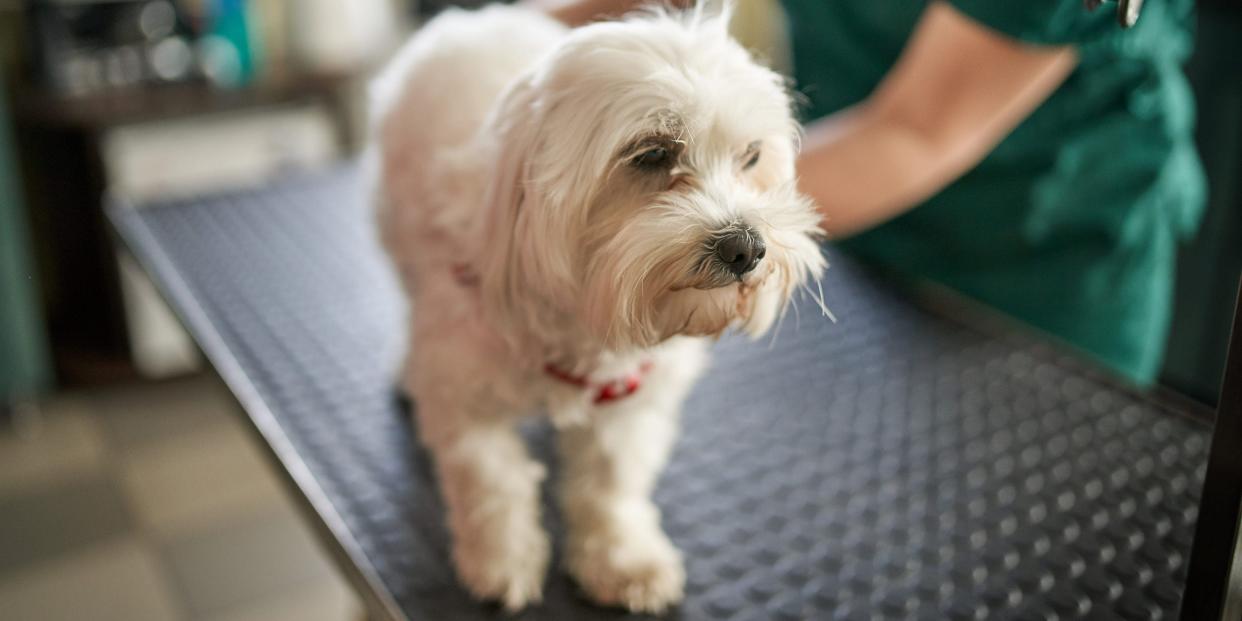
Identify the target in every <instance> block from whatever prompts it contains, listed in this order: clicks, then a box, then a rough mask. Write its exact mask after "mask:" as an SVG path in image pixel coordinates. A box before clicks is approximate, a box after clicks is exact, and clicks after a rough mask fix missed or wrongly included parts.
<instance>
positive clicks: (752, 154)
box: [742, 144, 759, 170]
mask: <svg viewBox="0 0 1242 621" xmlns="http://www.w3.org/2000/svg"><path fill="white" fill-rule="evenodd" d="M758 163H759V145H757V144H756V145H753V146H751V148H749V149H747V150H746V163H745V164H742V170H750V169H752V168H754V167H755V164H758Z"/></svg>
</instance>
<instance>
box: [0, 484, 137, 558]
mask: <svg viewBox="0 0 1242 621" xmlns="http://www.w3.org/2000/svg"><path fill="white" fill-rule="evenodd" d="M134 527H135V524H134V521H133V519H132V517H131V515H130V513H129V510H128V507H127V505H126V503H125V500H124V495H123V492H122V491H121V489H120V487H119V486H118V485H117V483H116V481H115V480H113V479H112V478H111V477H110V476H108V473H106V472H99V473H95V474H93V475H90V476H87V477H85V478H80V479H73V480H68V481H63V482H61V483H59V484H56V485H51V486H32V487H30V488H23V489H21V490H11V491H10V492H9V493H6V494H4V495H3V496H0V533H3V545H2V546H0V574H3V573H5V572H8V571H13V570H15V569H17V568H19V567H22V566H24V565H30V564H33V563H37V562H40V561H43V560H46V559H49V558H53V557H56V556H59V555H62V554H66V553H68V552H70V551H73V550H75V549H79V548H82V547H85V546H89V545H91V544H94V543H98V542H100V541H104V540H107V539H112V538H115V537H118V536H120V535H122V534H125V533H127V532H130V531H132V530H133V529H134Z"/></svg>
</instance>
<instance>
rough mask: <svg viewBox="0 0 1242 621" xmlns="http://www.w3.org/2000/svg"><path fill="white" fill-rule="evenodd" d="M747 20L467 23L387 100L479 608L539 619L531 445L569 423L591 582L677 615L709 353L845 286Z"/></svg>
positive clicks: (377, 106)
mask: <svg viewBox="0 0 1242 621" xmlns="http://www.w3.org/2000/svg"><path fill="white" fill-rule="evenodd" d="M725 13H727V11H726V12H725ZM726 22H727V15H715V16H708V15H704V14H703V13H702V12H701V11H695V12H691V13H686V14H675V13H668V12H663V11H650V12H645V13H641V14H637V15H633V16H630V17H629V18H627V19H624V20H622V21H618V22H606V23H596V24H592V25H589V26H585V27H583V28H579V29H576V30H572V31H571V30H568V29H566V28H565V27H563V26H562V25H560V24H559V23H557V22H555V21H552V20H551V19H549V18H547V17H544V16H541V15H539V14H536V13H533V12H529V11H524V10H521V9H514V8H501V7H493V8H487V9H484V10H481V11H478V12H463V11H450V12H447V13H445V14H443V15H442V16H440V17H438V18H436V19H434V20H432V21H431V22H430V23H428V24H427V25H426V26H425V27H424V28H423V29H422V30H421V31H420V32H419V33H418V34H417V35H416V36H415V37H414V38H413V40H412V41H411V42H410V43H408V44H407V45H406V46H405V48H404V49H403V50H402V51H401V52H400V53H399V54H398V55H397V57H396V58H395V60H393V61H392V63H391V64H390V65H389V66H388V68H386V69H385V70H384V71H383V73H382V74H381V75H380V76H379V78H378V79H377V80H376V81H375V83H374V84H373V90H372V96H373V109H372V113H373V118H374V120H375V126H374V132H375V133H374V140H375V143H376V149H375V151H374V152H373V155H375V156H378V157H377V158H376V159H375V160H373V161H374V163H375V164H376V165H377V169H376V172H377V174H378V178H377V179H376V201H377V209H378V217H379V221H380V227H381V231H382V236H383V240H384V244H385V246H386V248H387V250H388V252H389V254H390V255H391V257H392V259H393V261H394V262H395V264H396V266H397V268H398V270H399V272H400V275H401V278H402V280H403V284H404V286H405V289H406V292H407V293H408V294H409V296H410V297H411V298H412V299H413V300H414V303H413V305H412V307H413V310H412V312H411V330H410V339H411V340H410V348H409V355H408V358H407V361H406V366H405V370H404V377H403V382H404V387H405V388H406V389H407V390H408V391H409V393H410V394H411V395H412V396H413V397H414V398H415V401H416V404H417V416H418V419H419V424H420V429H421V434H422V440H423V442H424V443H425V444H426V446H427V447H428V448H429V449H430V451H431V452H432V454H433V456H434V459H435V463H436V466H437V470H438V474H439V480H440V485H441V491H442V494H443V496H444V499H445V502H446V505H447V508H448V524H449V528H450V531H451V533H452V538H453V559H454V562H455V563H456V568H457V573H458V576H459V577H460V579H461V581H462V582H463V583H464V584H465V586H466V587H467V588H469V590H470V591H471V592H472V593H474V594H475V595H476V596H478V597H481V598H485V599H494V600H499V601H500V602H501V603H502V604H503V605H504V606H505V607H506V608H508V609H511V610H515V609H519V608H522V607H523V606H526V605H528V604H531V603H534V602H538V601H539V599H540V594H541V590H542V584H543V581H544V576H545V571H546V569H547V564H548V557H549V543H548V536H547V534H546V533H544V531H543V530H542V529H541V528H540V517H539V511H540V504H541V503H540V499H539V483H540V481H541V480H542V479H543V478H544V474H545V470H544V468H543V467H542V466H541V465H540V464H538V463H536V462H535V461H533V460H532V459H531V458H530V456H529V455H528V454H527V452H526V450H525V447H524V446H523V443H522V440H521V438H520V436H519V435H518V434H517V433H516V431H515V425H516V423H517V421H518V420H520V419H521V418H523V417H525V416H528V415H530V414H532V413H535V412H539V411H546V412H547V413H548V415H549V416H550V417H551V419H552V421H553V424H554V425H555V426H556V427H557V429H558V444H559V448H560V451H561V454H562V456H563V459H562V463H563V469H564V471H563V473H562V474H561V475H560V495H561V501H562V506H563V510H564V515H565V519H566V523H567V528H568V534H567V541H566V562H567V567H568V570H569V572H570V573H571V574H572V575H573V576H574V577H575V578H576V580H577V581H578V583H579V584H580V585H581V587H582V588H583V589H584V590H585V591H586V593H587V594H588V595H589V596H590V597H592V598H593V599H594V600H595V601H597V602H600V603H603V604H609V605H619V606H624V607H627V608H629V609H631V610H635V611H660V610H663V609H665V608H666V607H667V606H669V605H670V604H673V603H675V602H677V601H678V600H679V599H680V598H681V596H682V589H683V585H684V582H685V575H684V571H683V568H682V561H681V557H680V555H679V553H678V552H677V550H676V548H674V547H673V545H672V544H671V543H670V542H669V539H668V537H667V536H665V534H664V532H663V531H662V530H661V528H660V513H659V510H658V509H657V508H656V507H655V505H654V504H653V503H652V502H651V500H650V498H649V496H650V493H651V491H652V487H653V486H654V483H655V481H656V477H657V476H658V474H659V472H660V470H661V468H662V466H663V464H664V463H665V460H666V458H667V457H668V453H669V449H670V447H671V446H672V444H673V441H674V439H675V435H676V431H677V416H678V410H679V408H680V404H681V401H682V399H683V397H684V396H685V394H686V393H687V391H688V390H689V389H690V387H691V385H692V383H693V382H694V380H695V378H696V376H697V375H698V374H699V373H700V371H701V370H702V369H703V366H704V362H705V354H706V340H707V339H706V337H713V336H716V335H719V334H720V333H721V332H722V331H724V330H726V329H729V328H730V327H735V328H740V329H742V330H745V331H746V332H749V333H751V334H754V335H758V334H761V333H763V332H764V331H765V330H767V329H768V328H769V327H770V326H771V324H772V323H773V322H774V321H775V320H776V319H777V318H778V316H780V315H781V314H783V309H784V308H785V304H786V302H787V301H788V299H789V297H790V295H791V294H792V293H793V292H794V291H795V290H796V289H798V288H800V287H803V286H804V285H805V283H807V282H808V281H809V279H811V278H814V277H817V276H818V275H819V274H820V272H821V271H822V270H823V269H824V260H823V258H822V256H821V254H820V249H819V247H818V245H817V243H816V241H815V238H816V237H817V236H819V235H820V230H819V228H818V225H817V223H818V221H819V217H818V216H817V214H816V212H815V210H814V208H813V206H812V205H811V204H810V203H809V202H808V201H807V200H806V199H805V198H804V197H802V196H800V195H799V194H798V193H797V192H796V191H795V181H794V158H795V153H796V148H797V139H798V131H799V130H798V127H797V124H796V122H795V121H794V119H793V118H792V116H791V105H790V99H789V97H788V95H787V93H786V91H785V88H784V82H783V80H782V78H781V77H779V76H778V75H777V74H775V73H773V72H772V71H770V70H768V69H765V68H763V67H761V66H759V65H758V64H756V63H755V62H754V61H753V60H752V59H751V57H750V56H749V55H748V54H747V52H746V51H745V50H744V49H743V48H742V47H741V46H739V45H738V44H737V43H736V42H734V41H732V40H731V39H730V38H729V36H728V34H727V30H726Z"/></svg>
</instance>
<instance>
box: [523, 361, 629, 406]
mask: <svg viewBox="0 0 1242 621" xmlns="http://www.w3.org/2000/svg"><path fill="white" fill-rule="evenodd" d="M649 371H651V361H650V360H646V361H644V362H643V363H642V364H640V365H638V370H636V371H634V372H632V373H629V374H628V375H625V376H623V377H619V378H617V379H614V380H610V381H607V382H602V383H595V382H592V381H591V379H590V378H588V377H587V376H585V375H574V374H573V373H570V372H569V371H566V370H565V369H562V368H560V367H558V366H556V365H555V364H553V363H551V362H549V363H548V364H546V365H544V367H543V372H544V373H547V374H548V375H551V376H552V377H554V378H556V379H558V380H560V381H562V382H565V383H566V384H569V385H570V386H577V387H578V388H582V389H584V390H590V391H592V392H593V393H594V394H595V397H594V399H593V403H595V404H596V405H599V404H601V403H611V402H613V401H620V400H622V399H624V398H626V397H628V396H630V395H632V394H634V393H636V392H638V389H639V388H640V387H641V386H642V385H643V378H644V377H647V373H648V372H649Z"/></svg>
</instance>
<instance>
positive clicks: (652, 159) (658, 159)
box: [631, 147, 673, 170]
mask: <svg viewBox="0 0 1242 621" xmlns="http://www.w3.org/2000/svg"><path fill="white" fill-rule="evenodd" d="M631 161H632V162H633V163H634V165H635V166H637V167H639V168H641V169H643V170H659V169H662V168H668V166H669V165H670V164H672V163H673V152H672V151H670V150H669V149H668V148H666V147H655V148H651V149H647V150H646V151H643V152H642V153H639V154H638V155H637V156H635V157H634V159H633V160H631Z"/></svg>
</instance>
